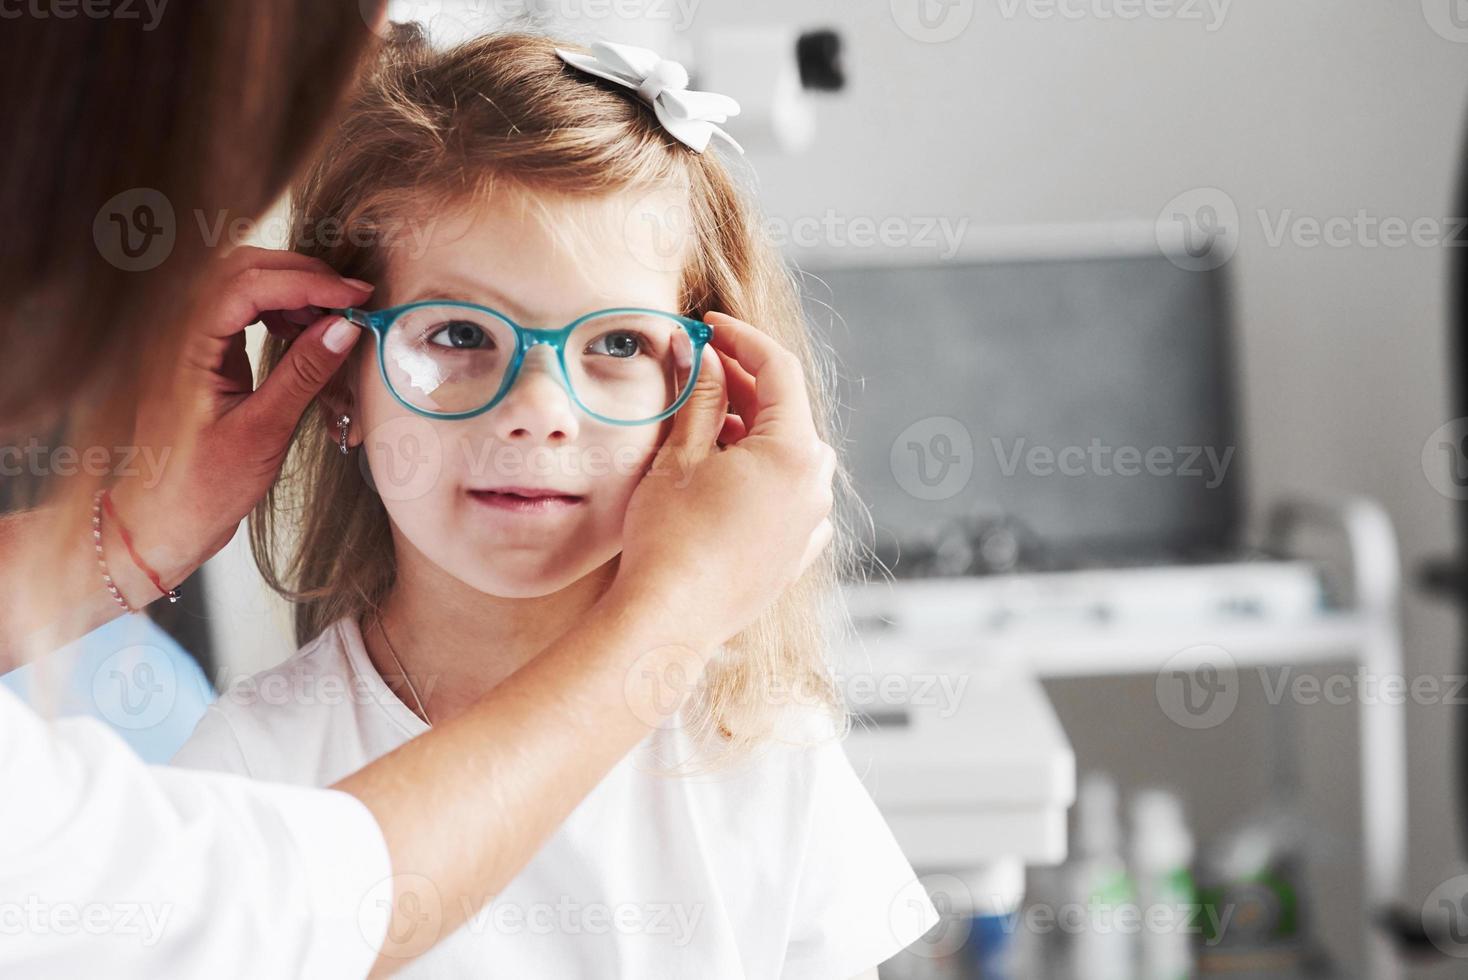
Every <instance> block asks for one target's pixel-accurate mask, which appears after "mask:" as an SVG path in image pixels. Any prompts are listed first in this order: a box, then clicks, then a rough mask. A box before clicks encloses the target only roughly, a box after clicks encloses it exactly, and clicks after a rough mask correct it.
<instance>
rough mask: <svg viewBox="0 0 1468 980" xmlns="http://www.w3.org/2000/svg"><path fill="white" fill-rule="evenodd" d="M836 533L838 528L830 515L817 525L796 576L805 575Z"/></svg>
mask: <svg viewBox="0 0 1468 980" xmlns="http://www.w3.org/2000/svg"><path fill="white" fill-rule="evenodd" d="M835 533H836V528H835V526H834V525H832V523H831V519H830V518H829V517H828V518H826V519H825V520H823V521H821V523H820V524H818V525H817V526H816V529H815V530H814V531H812V532H811V535H810V542H809V543H808V544H807V545H806V546H805V555H804V556H803V557H802V558H801V559H800V571H798V572H796V574H795V577H796V578H799V577H800V576H801V575H804V574H805V571H806V569H808V568H810V566H811V564H812V563H813V562H814V561H815V560H816V559H817V558H819V557H820V555H821V552H823V551H825V550H826V546H827V545H828V544H830V543H831V538H832V537H833V536H834V535H835Z"/></svg>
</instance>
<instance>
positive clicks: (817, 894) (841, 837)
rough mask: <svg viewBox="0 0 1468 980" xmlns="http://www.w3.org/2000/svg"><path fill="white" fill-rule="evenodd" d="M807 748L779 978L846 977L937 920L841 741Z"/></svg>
mask: <svg viewBox="0 0 1468 980" xmlns="http://www.w3.org/2000/svg"><path fill="white" fill-rule="evenodd" d="M807 751H808V752H809V753H810V754H811V767H810V772H811V779H810V792H811V807H810V820H809V821H808V823H807V825H806V828H805V850H804V855H803V859H802V861H801V867H800V873H799V878H798V880H797V885H796V897H795V906H794V914H793V918H792V923H791V929H790V936H789V941H788V943H787V945H786V950H785V966H784V969H783V970H782V972H781V977H782V978H783V980H850V978H851V977H854V976H857V975H858V974H860V973H862V972H863V971H865V970H869V969H871V968H872V967H875V966H877V965H878V964H879V963H882V962H884V961H885V960H887V959H890V958H891V957H892V956H893V955H895V954H896V953H897V952H898V951H899V950H902V949H904V948H905V947H907V946H908V945H910V944H912V943H913V942H915V941H916V940H917V939H918V937H920V936H922V934H923V933H925V932H927V931H928V930H929V929H931V928H932V927H933V926H934V925H936V924H937V922H938V919H939V916H938V911H937V909H935V908H934V907H933V903H932V901H931V900H930V899H929V898H928V894H927V892H926V890H925V889H924V888H923V886H922V883H921V882H920V881H919V880H918V879H917V875H916V874H915V873H914V872H913V869H912V866H911V865H910V864H909V863H908V861H907V858H906V857H905V856H904V855H903V853H902V849H901V848H900V847H899V846H898V844H897V840H896V838H894V837H893V836H892V830H891V828H890V827H888V826H887V822H886V821H885V820H884V819H882V814H881V812H880V811H879V810H878V809H877V805H876V803H875V802H874V801H873V800H872V798H871V795H870V794H869V793H868V792H867V790H866V787H865V786H863V785H862V783H861V780H860V779H859V778H857V775H856V771H855V770H854V769H853V768H852V766H851V762H850V760H849V759H847V757H846V752H845V750H844V749H843V748H842V746H841V743H840V742H839V741H837V740H835V739H828V740H826V741H824V742H821V743H819V744H817V745H815V746H813V747H811V748H810V749H808V750H807Z"/></svg>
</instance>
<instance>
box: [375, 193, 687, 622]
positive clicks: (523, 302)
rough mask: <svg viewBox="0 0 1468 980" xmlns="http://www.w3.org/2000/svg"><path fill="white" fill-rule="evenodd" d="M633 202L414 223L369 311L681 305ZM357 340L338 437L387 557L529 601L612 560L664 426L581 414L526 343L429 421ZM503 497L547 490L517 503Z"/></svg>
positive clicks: (541, 318)
mask: <svg viewBox="0 0 1468 980" xmlns="http://www.w3.org/2000/svg"><path fill="white" fill-rule="evenodd" d="M633 196H634V197H635V195H633ZM646 207H647V205H646V203H645V199H644V200H643V202H639V203H635V204H629V203H628V202H627V201H626V200H624V199H623V197H622V196H617V195H610V196H607V197H602V198H568V197H556V196H545V195H536V197H535V198H534V199H533V201H532V200H531V199H529V198H528V197H526V196H525V195H524V194H522V193H520V192H508V191H496V192H495V193H494V194H493V196H492V200H491V201H490V202H489V203H487V204H483V205H477V206H475V207H473V208H471V209H467V210H463V211H459V212H455V213H449V214H439V215H437V216H436V217H429V218H424V219H422V220H421V221H420V223H419V225H418V227H417V228H416V229H415V231H417V232H418V233H419V235H418V236H417V237H415V236H412V235H409V236H404V237H403V238H402V239H401V240H400V241H399V242H397V243H396V245H397V247H395V248H392V249H390V250H389V252H388V258H387V268H386V274H385V276H384V277H383V279H382V281H380V282H379V283H378V284H377V293H376V295H375V296H374V297H373V303H374V305H375V306H377V307H379V308H380V307H386V306H395V305H398V304H401V303H408V302H413V301H415V300H422V299H450V300H461V301H466V302H471V303H478V304H481V305H484V306H488V307H491V308H493V309H496V310H499V311H500V312H502V313H504V314H506V315H507V316H509V317H510V318H511V319H513V320H515V321H516V322H517V323H520V324H522V325H524V326H527V327H542V328H559V327H561V326H563V325H565V324H567V323H569V322H571V321H572V320H574V319H575V318H576V317H578V316H580V315H581V314H584V313H589V312H591V311H593V310H598V309H605V308H608V307H615V306H639V307H651V308H654V309H660V310H668V311H672V312H681V310H679V299H680V290H679V284H680V275H679V269H681V266H682V262H681V261H678V260H676V259H677V257H676V256H668V255H666V254H665V253H666V251H667V247H666V243H665V242H663V241H659V240H657V239H656V235H657V229H658V227H659V224H658V222H655V221H649V220H638V217H637V214H636V210H637V209H638V208H644V209H645V208H646ZM649 257H654V258H655V260H654V261H649ZM364 339H374V338H372V335H371V334H369V335H368V337H367V338H364ZM364 347H365V348H367V349H368V350H369V352H368V353H366V354H365V356H362V357H360V358H358V361H357V369H356V372H355V380H354V384H353V393H354V396H355V404H356V410H355V411H354V412H352V413H351V414H352V415H353V421H352V429H351V437H352V439H353V440H354V441H355V440H357V439H361V440H362V445H363V451H364V453H365V456H366V460H367V463H368V465H369V467H370V469H371V475H372V479H373V482H374V483H375V485H376V487H377V490H378V492H379V494H380V495H381V497H382V500H383V503H384V505H385V506H386V508H387V512H388V515H389V516H390V517H391V519H392V524H393V537H394V542H395V545H396V546H397V548H398V554H399V556H400V560H401V558H402V557H405V548H406V549H413V550H416V551H417V552H418V553H419V554H421V555H422V556H423V557H425V558H426V559H427V560H428V561H430V562H432V563H433V564H435V565H437V566H438V567H439V568H441V569H443V570H444V571H445V572H447V573H449V574H450V575H452V576H453V577H454V578H456V579H458V580H459V581H461V582H464V583H465V584H466V585H469V586H470V587H471V588H474V589H476V590H478V591H480V592H484V593H487V594H490V595H495V596H502V597H506V598H530V597H535V596H542V595H547V594H550V593H552V592H556V591H559V590H560V589H563V588H565V587H566V586H567V585H570V584H571V583H573V582H575V581H577V580H578V579H580V578H582V577H583V576H585V575H587V574H588V573H589V572H591V571H593V570H595V569H597V568H599V567H600V566H602V565H604V564H605V563H606V562H608V561H609V560H611V559H612V558H613V557H615V556H616V555H617V554H618V553H619V552H620V551H621V548H622V523H623V516H624V514H625V513H626V509H627V502H628V500H629V499H630V497H631V496H632V491H633V490H634V489H635V488H636V486H637V483H638V481H639V480H640V479H641V477H642V475H643V474H644V473H645V472H646V470H647V468H648V466H649V465H650V464H651V462H652V457H653V455H654V453H655V452H656V451H657V448H658V446H659V445H660V444H661V443H662V440H663V438H664V436H665V435H666V432H667V431H668V428H669V427H670V425H671V420H668V421H664V422H662V423H654V424H650V425H636V426H619V425H609V424H606V423H604V422H599V421H597V420H596V419H593V418H591V417H590V416H588V415H586V414H585V413H584V412H582V411H581V410H580V409H579V408H577V407H576V405H575V404H574V403H573V402H572V401H571V399H570V396H569V395H568V394H567V392H566V390H565V389H564V388H563V387H562V384H561V380H560V376H559V369H558V368H557V365H556V361H555V354H554V352H553V351H552V350H551V349H550V348H549V347H547V346H537V347H534V348H532V349H531V350H530V352H529V353H528V354H527V355H526V359H525V362H524V365H523V366H522V368H521V370H520V374H519V376H518V377H517V378H516V380H515V383H514V386H513V387H512V388H511V389H510V390H509V392H508V393H507V394H506V395H505V397H504V398H503V400H501V401H500V403H499V404H497V405H496V406H495V407H494V408H493V409H491V410H490V411H488V412H485V413H484V414H482V415H478V416H475V417H474V418H470V419H465V420H460V421H445V420H439V419H429V418H425V417H423V416H420V415H417V414H415V413H413V412H411V411H409V410H408V409H407V408H405V407H403V406H402V405H401V404H399V403H398V401H397V400H396V399H395V398H393V396H392V393H391V392H390V391H388V390H387V387H386V386H385V385H384V384H383V381H382V377H381V375H380V373H379V369H378V365H377V353H376V347H375V345H374V344H367V345H364ZM509 488H516V489H519V490H522V491H524V492H527V493H536V492H541V493H543V492H550V493H554V494H557V495H558V496H554V497H551V498H548V499H541V500H539V501H536V502H532V501H529V500H527V499H525V498H524V497H520V496H516V495H514V494H512V493H510V492H509Z"/></svg>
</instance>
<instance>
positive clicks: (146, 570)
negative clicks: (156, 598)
mask: <svg viewBox="0 0 1468 980" xmlns="http://www.w3.org/2000/svg"><path fill="white" fill-rule="evenodd" d="M98 494H99V496H101V498H102V506H103V508H104V509H105V510H106V511H107V516H108V517H109V518H110V519H111V520H112V522H113V523H115V524H116V525H117V534H118V537H120V538H122V543H123V545H124V546H125V547H126V548H127V553H128V555H129V556H130V557H131V558H132V560H133V564H134V565H136V566H138V568H139V569H141V570H142V572H143V574H144V575H146V576H148V581H150V582H152V583H153V587H154V588H155V589H157V590H158V592H159V594H161V595H164V596H167V597H168V601H169V602H177V601H178V598H179V596H178V590H177V589H170V588H166V587H165V586H164V585H163V580H162V579H160V578H159V577H158V573H157V572H155V571H153V569H152V567H151V566H150V565H149V564H148V563H147V562H145V561H143V556H142V555H140V554H138V549H137V548H134V547H133V537H132V535H131V534H129V533H127V527H126V526H125V525H124V524H123V523H122V518H120V517H118V516H117V508H115V507H113V506H112V494H111V493H110V492H108V491H107V490H106V489H103V490H100V491H98Z"/></svg>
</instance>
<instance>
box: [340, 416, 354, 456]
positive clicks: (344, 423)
mask: <svg viewBox="0 0 1468 980" xmlns="http://www.w3.org/2000/svg"><path fill="white" fill-rule="evenodd" d="M351 425H352V417H351V416H350V415H343V416H342V417H341V418H339V419H337V420H336V427H337V428H338V429H340V430H341V441H340V442H339V443H337V447H338V448H339V449H341V451H342V455H343V456H345V455H346V454H347V430H348V429H349V428H351Z"/></svg>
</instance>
